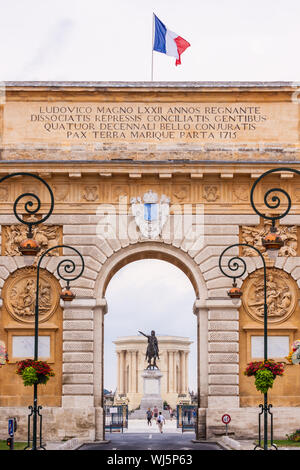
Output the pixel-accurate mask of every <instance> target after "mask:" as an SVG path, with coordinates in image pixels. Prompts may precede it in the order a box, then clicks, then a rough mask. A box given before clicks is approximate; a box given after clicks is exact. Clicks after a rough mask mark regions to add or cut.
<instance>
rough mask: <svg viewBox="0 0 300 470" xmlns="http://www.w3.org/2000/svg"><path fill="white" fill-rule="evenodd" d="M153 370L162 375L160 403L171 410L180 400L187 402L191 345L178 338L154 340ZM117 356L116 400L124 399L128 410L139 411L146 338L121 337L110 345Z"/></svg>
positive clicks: (185, 340) (167, 337)
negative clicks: (155, 367)
mask: <svg viewBox="0 0 300 470" xmlns="http://www.w3.org/2000/svg"><path fill="white" fill-rule="evenodd" d="M157 339H158V345H159V357H160V359H159V360H157V366H158V368H159V369H160V371H161V372H162V374H163V377H162V379H161V395H162V399H163V400H164V401H166V402H167V403H168V405H170V406H171V407H172V408H174V407H175V406H176V404H177V403H178V402H179V401H180V400H184V401H189V400H190V398H189V387H188V384H189V374H188V369H189V353H190V345H191V344H192V341H190V340H189V338H185V337H182V336H157ZM114 344H115V345H116V353H117V391H116V394H115V396H116V399H118V398H120V397H126V398H127V399H128V406H129V409H136V408H138V407H139V405H140V402H141V398H142V396H143V379H142V372H143V371H144V370H145V369H146V368H147V365H148V363H147V361H146V360H145V354H146V349H147V338H145V337H143V336H124V337H121V338H118V339H116V341H114Z"/></svg>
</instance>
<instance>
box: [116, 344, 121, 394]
mask: <svg viewBox="0 0 300 470" xmlns="http://www.w3.org/2000/svg"><path fill="white" fill-rule="evenodd" d="M119 393H120V351H117V391H116V394H117V395H118V394H119Z"/></svg>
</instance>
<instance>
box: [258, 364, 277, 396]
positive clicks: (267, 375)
mask: <svg viewBox="0 0 300 470" xmlns="http://www.w3.org/2000/svg"><path fill="white" fill-rule="evenodd" d="M273 383H274V375H273V374H272V372H271V371H270V370H267V369H265V370H258V371H257V372H256V374H255V387H256V390H258V391H259V392H261V393H267V392H268V390H269V388H272V387H273Z"/></svg>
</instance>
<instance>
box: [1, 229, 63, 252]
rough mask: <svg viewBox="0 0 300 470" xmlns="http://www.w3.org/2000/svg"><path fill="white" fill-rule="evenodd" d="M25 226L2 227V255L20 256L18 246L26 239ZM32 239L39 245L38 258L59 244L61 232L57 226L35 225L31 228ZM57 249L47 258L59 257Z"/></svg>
mask: <svg viewBox="0 0 300 470" xmlns="http://www.w3.org/2000/svg"><path fill="white" fill-rule="evenodd" d="M27 231H28V230H27V226H26V225H23V224H13V225H3V226H2V255H3V256H20V251H19V244H20V242H21V241H22V240H24V239H26V238H27ZM32 231H33V238H34V239H35V240H36V241H37V242H38V243H39V245H40V247H41V250H40V251H39V254H38V256H40V255H42V254H43V253H44V252H45V251H46V250H48V249H49V248H51V247H54V246H56V245H59V244H61V241H62V230H61V227H60V226H59V225H43V224H41V225H37V226H33V227H32ZM59 254H60V253H59V249H55V250H53V251H51V252H50V253H49V256H59Z"/></svg>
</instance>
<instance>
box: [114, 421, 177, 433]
mask: <svg viewBox="0 0 300 470" xmlns="http://www.w3.org/2000/svg"><path fill="white" fill-rule="evenodd" d="M123 432H124V433H150V434H158V433H159V429H158V425H157V424H156V422H155V420H152V425H151V426H148V423H147V422H146V420H144V419H129V420H128V429H124V431H123ZM163 432H164V433H168V434H169V433H179V434H182V430H181V429H180V428H179V429H178V428H177V422H176V419H172V420H170V419H167V420H166V422H165V424H164V426H163Z"/></svg>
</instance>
